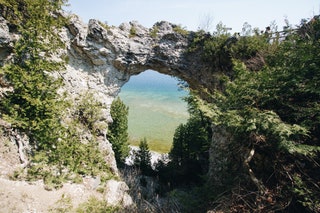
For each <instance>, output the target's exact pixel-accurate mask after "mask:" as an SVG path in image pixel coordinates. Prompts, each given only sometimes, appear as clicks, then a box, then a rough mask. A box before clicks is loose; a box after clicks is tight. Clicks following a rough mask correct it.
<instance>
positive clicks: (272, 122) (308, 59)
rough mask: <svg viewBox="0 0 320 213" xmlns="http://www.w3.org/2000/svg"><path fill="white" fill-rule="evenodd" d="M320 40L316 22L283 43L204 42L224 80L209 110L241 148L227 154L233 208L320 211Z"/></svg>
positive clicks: (277, 38)
mask: <svg viewBox="0 0 320 213" xmlns="http://www.w3.org/2000/svg"><path fill="white" fill-rule="evenodd" d="M319 32H320V20H319V17H315V18H313V19H312V20H311V21H310V22H308V23H307V22H306V21H305V20H304V21H302V23H301V25H300V26H298V29H297V30H295V29H292V28H290V26H286V27H285V31H283V32H282V35H279V34H276V33H274V34H272V32H270V31H268V32H265V33H262V34H261V33H259V31H255V33H254V34H253V35H251V34H250V33H246V35H245V36H240V37H238V38H236V37H230V35H228V34H227V33H222V34H221V33H218V34H217V36H213V37H212V38H210V39H207V40H205V41H202V42H204V47H202V48H203V58H204V60H207V61H211V62H212V65H213V70H222V71H224V73H225V74H224V75H222V76H221V77H220V79H221V80H220V82H219V85H214V86H215V88H216V90H215V92H214V94H208V96H209V97H210V98H207V99H208V100H209V101H208V102H209V103H208V104H207V106H206V107H208V108H206V107H204V108H203V109H205V108H206V109H205V111H206V112H207V115H208V116H209V117H210V118H211V120H212V123H213V124H214V125H216V126H217V127H223V128H225V129H227V131H228V132H229V133H231V135H232V140H233V141H232V143H231V144H230V146H234V147H238V148H239V149H238V150H233V149H230V153H231V154H230V153H226V157H227V156H228V157H229V158H230V159H229V161H230V162H229V163H230V165H229V166H227V167H225V168H224V169H223V170H222V171H221V172H222V173H223V174H219V175H221V177H224V179H225V180H228V181H227V182H224V184H225V185H229V186H230V185H231V186H233V187H231V188H232V190H233V191H232V193H231V194H230V196H231V199H230V202H229V204H227V205H226V208H230V209H232V211H275V210H284V211H310V212H317V211H320V203H319V201H318V200H317V197H318V196H319V193H320V190H319V189H320V188H319V180H320V174H319V172H317V171H319V163H320V159H319V153H320V146H319V145H320V144H319V135H320V132H319V128H320V125H319V124H320V117H319V115H320V110H319V109H320V108H319V106H320V102H319V100H320V92H319V80H320V79H319V77H320V70H319V67H320V64H319V56H320V51H319V50H320V49H319V47H320V40H319V39H320V36H319ZM248 34H250V36H248ZM230 38H232V39H233V40H230ZM222 59H223V61H222ZM213 140H214V138H213ZM239 152H242V153H241V154H240V153H239ZM232 155H234V156H237V155H238V156H239V157H240V159H238V160H236V159H234V160H235V161H234V162H237V161H240V164H239V165H232V164H233V163H234V162H232V160H231V159H232ZM241 162H242V163H241ZM248 180H249V181H248ZM208 184H212V186H213V189H216V190H217V189H218V188H215V187H214V185H215V183H214V182H211V183H208ZM225 189H226V188H222V189H221V190H217V191H216V195H218V194H219V193H221V192H223V191H225ZM250 194H251V195H250ZM216 198H218V197H216ZM227 203H228V202H227ZM220 204H221V203H220ZM225 204H226V203H224V204H223V205H225ZM228 205H229V206H228Z"/></svg>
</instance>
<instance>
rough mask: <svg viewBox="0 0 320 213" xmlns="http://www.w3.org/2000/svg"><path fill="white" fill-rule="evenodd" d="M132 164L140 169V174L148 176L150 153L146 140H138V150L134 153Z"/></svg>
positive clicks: (149, 171)
mask: <svg viewBox="0 0 320 213" xmlns="http://www.w3.org/2000/svg"><path fill="white" fill-rule="evenodd" d="M134 164H135V166H137V167H139V168H140V170H141V172H142V174H146V175H148V174H150V173H151V171H152V168H151V153H150V150H149V145H148V142H147V139H146V138H144V139H143V140H140V143H139V150H138V151H137V152H136V153H135V158H134Z"/></svg>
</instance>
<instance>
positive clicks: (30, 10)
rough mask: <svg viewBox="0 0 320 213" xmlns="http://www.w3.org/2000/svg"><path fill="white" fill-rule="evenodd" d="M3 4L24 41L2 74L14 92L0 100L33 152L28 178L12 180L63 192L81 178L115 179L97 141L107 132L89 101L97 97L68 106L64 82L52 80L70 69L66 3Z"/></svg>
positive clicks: (3, 113) (3, 111)
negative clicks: (62, 33)
mask: <svg viewBox="0 0 320 213" xmlns="http://www.w3.org/2000/svg"><path fill="white" fill-rule="evenodd" d="M0 3H1V6H0V9H1V15H2V16H3V17H5V18H6V19H7V20H8V21H10V24H11V25H10V27H11V30H13V31H15V33H17V34H18V35H19V39H18V40H17V42H16V43H15V45H14V49H13V51H14V54H13V58H12V63H8V64H7V65H5V66H4V67H2V68H1V77H2V81H5V82H7V84H8V85H10V86H11V87H12V88H13V91H12V92H8V93H6V94H5V96H4V97H3V98H2V99H1V100H0V105H1V116H2V117H3V119H5V120H6V121H7V122H9V123H11V125H12V127H13V128H15V129H18V130H19V131H21V132H24V133H25V134H27V136H28V137H29V140H30V146H31V150H30V152H29V153H27V155H28V158H29V162H28V164H27V167H26V168H25V169H26V171H27V174H26V176H25V174H24V171H22V172H18V171H17V172H16V173H15V174H14V175H13V177H14V178H21V177H24V178H27V179H29V180H35V179H43V180H44V181H45V183H46V184H47V186H48V187H49V188H52V187H61V185H62V183H63V182H64V181H66V180H73V181H75V182H77V181H82V179H81V178H80V175H90V176H101V178H102V180H106V179H109V178H111V177H112V172H111V171H110V169H109V166H108V165H106V163H105V159H104V155H105V153H102V152H101V151H100V150H99V149H98V142H97V140H96V137H97V136H98V135H99V134H101V132H103V131H104V129H105V128H106V126H104V127H103V126H97V123H96V122H97V116H98V115H99V112H100V111H101V109H102V108H101V106H100V105H99V104H98V103H97V102H95V100H94V99H93V98H90V97H92V95H84V97H83V99H82V100H80V101H79V103H77V104H71V103H70V102H69V101H66V100H65V98H66V97H65V96H64V95H59V94H58V89H59V88H61V86H62V79H61V78H59V77H54V76H53V75H52V74H51V73H52V72H57V71H60V70H63V69H64V65H65V62H64V61H63V60H61V58H63V56H61V55H59V50H60V49H64V48H65V46H64V43H63V42H62V40H61V38H60V36H59V33H60V29H61V27H62V26H64V24H65V23H66V21H67V20H66V18H64V17H62V16H61V15H60V14H59V10H61V7H62V6H63V5H64V4H65V3H66V1H48V0H37V1H34V0H19V1H16V0H14V1H12V0H2V1H0ZM58 57H59V59H57V58H58ZM67 109H69V112H71V114H70V115H69V114H68V113H67V111H68V110H67ZM68 116H69V117H70V116H71V117H72V119H67V117H68ZM80 129H81V130H84V131H79V130H80ZM85 131H87V132H90V134H91V135H92V137H91V138H88V139H87V140H86V141H84V140H83V138H82V137H83V136H82V135H83V134H84V132H85ZM23 148H27V147H22V149H23Z"/></svg>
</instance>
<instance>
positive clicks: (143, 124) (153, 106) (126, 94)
mask: <svg viewBox="0 0 320 213" xmlns="http://www.w3.org/2000/svg"><path fill="white" fill-rule="evenodd" d="M177 83H178V80H177V79H176V78H173V77H171V76H168V75H163V74H160V73H158V72H155V71H151V70H148V71H145V72H143V73H141V74H139V75H137V76H132V77H131V78H130V81H129V82H128V83H126V84H125V85H124V86H123V87H122V88H121V92H120V94H119V96H120V98H121V100H122V101H123V102H124V103H125V104H126V105H127V106H128V107H129V116H128V133H129V140H130V144H132V145H138V144H139V142H140V140H141V139H143V138H144V137H145V138H146V139H147V142H148V144H149V148H150V149H151V150H153V151H158V152H168V151H169V150H170V148H171V145H172V138H173V135H174V131H175V129H176V128H177V126H178V125H179V124H181V123H185V122H186V121H187V119H188V117H189V114H188V112H187V104H186V103H185V102H184V101H183V100H182V99H181V98H182V97H184V96H187V94H188V92H187V91H184V90H179V89H178V86H177Z"/></svg>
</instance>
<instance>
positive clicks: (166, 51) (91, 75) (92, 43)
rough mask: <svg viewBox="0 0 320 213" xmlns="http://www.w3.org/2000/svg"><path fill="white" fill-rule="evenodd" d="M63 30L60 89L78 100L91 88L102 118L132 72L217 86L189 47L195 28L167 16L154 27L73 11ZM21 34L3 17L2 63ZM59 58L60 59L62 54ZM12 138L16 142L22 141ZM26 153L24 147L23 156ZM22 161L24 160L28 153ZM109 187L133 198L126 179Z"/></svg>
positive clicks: (116, 196)
mask: <svg viewBox="0 0 320 213" xmlns="http://www.w3.org/2000/svg"><path fill="white" fill-rule="evenodd" d="M64 15H65V14H64ZM60 35H61V38H62V39H63V40H64V42H65V44H66V49H64V50H61V55H65V56H67V61H68V62H67V65H66V69H65V70H62V71H57V72H56V73H54V75H56V76H59V77H62V78H63V80H64V83H65V84H64V87H63V88H61V92H67V93H68V94H69V98H70V99H71V100H73V101H74V102H77V101H78V100H79V99H80V97H81V96H82V95H83V94H84V93H86V92H90V93H92V94H93V96H94V98H95V99H96V100H97V101H98V102H100V103H101V104H102V106H103V115H102V116H101V118H100V122H102V123H106V124H107V123H110V122H112V118H111V116H110V106H111V103H112V101H113V99H114V98H115V97H116V96H117V95H118V93H119V92H120V90H121V87H122V86H123V85H124V84H125V83H126V82H127V81H128V80H129V79H130V76H133V75H137V74H139V73H141V72H143V71H145V70H148V69H152V70H155V71H158V72H160V73H163V74H168V75H171V76H175V77H178V78H180V79H182V80H184V81H186V82H188V84H189V86H190V87H191V88H193V89H197V90H202V89H210V88H213V87H214V85H215V83H216V75H217V73H213V72H212V71H211V69H210V68H209V66H207V65H206V64H205V63H204V62H203V61H202V60H201V57H199V53H197V52H192V53H191V52H189V51H188V48H189V45H190V42H192V40H193V37H194V33H192V32H184V31H181V29H179V26H177V25H174V24H171V23H168V22H164V21H162V22H158V23H156V24H155V25H154V26H153V28H151V29H148V28H145V27H143V26H141V25H140V24H138V23H137V22H130V23H124V24H121V25H120V26H119V27H113V26H112V27H110V26H106V25H104V24H102V23H101V22H99V21H97V20H90V21H89V24H88V25H85V24H84V23H82V22H81V20H80V19H79V18H78V17H77V16H75V15H71V17H70V22H69V24H68V26H66V27H65V28H64V29H63V31H62V32H61V34H60ZM17 38H18V35H17V34H15V32H14V31H12V29H10V27H9V23H7V21H6V20H5V19H3V18H2V17H0V64H1V65H3V64H5V63H6V62H8V61H10V56H11V54H12V49H13V44H14V42H15V41H16V40H17ZM57 59H58V60H59V57H57ZM2 83H3V82H1V81H0V86H1V87H0V88H1V90H0V97H1V96H2V94H3V93H5V92H6V91H8V90H10V88H7V87H6V86H5V85H3V84H2ZM99 142H100V147H101V149H104V150H107V152H106V153H109V156H107V157H106V161H107V163H108V164H109V165H110V167H111V169H112V170H113V171H114V173H115V174H118V169H117V166H116V162H115V158H114V154H113V151H112V146H111V144H110V143H109V142H108V140H107V136H106V134H104V136H100V137H99ZM12 143H13V145H15V144H18V141H13V142H12ZM16 149H17V150H18V149H19V147H16ZM1 154H2V153H1ZM21 156H22V155H21V153H20V158H21ZM20 160H21V159H20ZM23 161H24V162H22V163H25V161H27V159H24V160H23ZM92 181H94V180H92ZM114 182H116V183H114ZM13 185H14V184H13ZM79 187H80V188H81V187H83V186H79ZM107 188H108V190H107V191H110V195H106V196H107V201H108V202H110V203H112V204H114V205H117V203H125V205H130V203H132V201H131V200H130V198H128V196H127V194H126V190H127V187H126V185H125V184H124V183H123V182H117V181H112V182H109V183H108V187H107ZM112 193H113V194H112ZM108 196H109V197H108ZM34 199H36V198H34ZM124 199H125V200H124Z"/></svg>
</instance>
